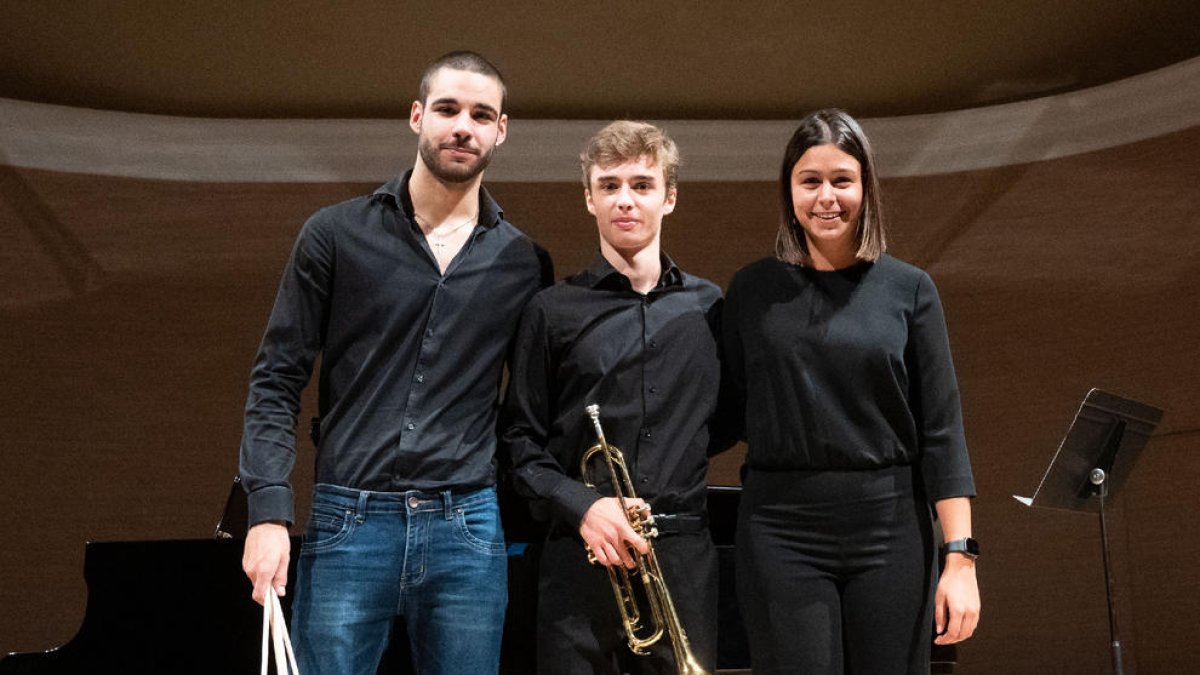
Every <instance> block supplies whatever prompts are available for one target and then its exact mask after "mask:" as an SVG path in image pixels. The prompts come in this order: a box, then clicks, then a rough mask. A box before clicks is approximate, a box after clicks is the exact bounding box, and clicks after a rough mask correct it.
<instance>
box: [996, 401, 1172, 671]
mask: <svg viewBox="0 0 1200 675" xmlns="http://www.w3.org/2000/svg"><path fill="white" fill-rule="evenodd" d="M1162 415H1163V411H1162V410H1159V409H1158V408H1155V407H1154V406H1150V405H1146V404H1145V403H1139V402H1137V401H1133V400H1130V399H1127V398H1122V397H1120V396H1117V395H1115V394H1110V393H1108V392H1105V391H1101V390H1099V389H1092V390H1091V391H1089V392H1088V394H1087V396H1086V397H1084V399H1083V403H1082V404H1081V405H1080V406H1079V412H1077V413H1075V420H1074V421H1072V422H1071V428H1070V429H1068V430H1067V435H1066V436H1065V437H1063V440H1062V443H1060V444H1059V446H1058V450H1057V451H1055V453H1054V457H1053V458H1051V459H1050V466H1048V467H1046V473H1045V474H1044V475H1043V476H1042V482H1041V483H1039V484H1038V487H1037V490H1036V491H1035V492H1034V493H1033V496H1032V497H1018V496H1017V495H1013V498H1014V499H1016V500H1017V501H1019V502H1021V503H1022V504H1024V505H1025V506H1031V507H1041V508H1047V509H1062V510H1066V511H1087V512H1092V513H1098V514H1099V516H1100V541H1101V544H1102V547H1103V550H1104V583H1105V594H1106V596H1107V599H1108V632H1109V636H1110V638H1111V639H1112V662H1113V672H1114V673H1116V675H1123V674H1124V668H1123V666H1122V663H1121V641H1120V639H1119V638H1118V636H1117V621H1116V614H1115V613H1114V609H1113V598H1114V591H1113V578H1112V570H1111V569H1110V567H1109V551H1108V530H1107V525H1106V523H1105V519H1104V508H1105V502H1106V501H1107V500H1108V499H1109V498H1111V497H1112V496H1113V495H1114V494H1116V492H1117V491H1118V490H1119V489H1120V488H1121V486H1122V485H1124V484H1125V478H1126V477H1127V476H1128V475H1129V472H1130V471H1131V470H1132V469H1133V463H1134V461H1135V460H1136V459H1137V456H1138V452H1139V451H1140V450H1141V449H1142V448H1143V447H1144V446H1145V445H1146V441H1147V439H1149V438H1150V434H1151V432H1153V431H1154V427H1156V426H1157V425H1158V423H1159V421H1160V420H1161V419H1162ZM1093 497H1099V499H1093Z"/></svg>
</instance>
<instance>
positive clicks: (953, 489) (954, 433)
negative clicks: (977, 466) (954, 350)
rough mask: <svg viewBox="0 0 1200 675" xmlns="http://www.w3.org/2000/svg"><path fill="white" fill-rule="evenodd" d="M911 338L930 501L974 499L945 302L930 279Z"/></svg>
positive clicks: (916, 302) (917, 301) (924, 280)
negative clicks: (943, 306) (945, 313)
mask: <svg viewBox="0 0 1200 675" xmlns="http://www.w3.org/2000/svg"><path fill="white" fill-rule="evenodd" d="M909 337H910V342H909V347H908V349H907V351H906V354H905V358H906V360H907V361H908V364H907V367H908V371H909V376H910V380H909V382H910V386H911V387H912V395H911V406H912V411H913V416H914V418H915V420H916V422H917V433H918V434H919V438H920V445H921V447H920V462H921V475H922V477H923V479H924V483H925V490H926V493H927V496H928V498H929V499H930V501H938V500H940V499H947V498H950V497H973V496H975V481H974V478H973V477H972V473H971V462H970V459H969V457H968V455H967V443H966V437H965V434H964V432H963V421H962V405H961V403H960V401H959V393H958V381H957V379H956V378H955V375H954V362H953V359H952V358H951V355H950V339H949V336H948V334H947V331H946V320H945V317H944V315H943V313H942V303H941V299H940V298H939V297H938V293H937V289H936V287H935V286H934V284H933V280H932V279H930V278H929V276H928V275H927V274H922V276H921V279H920V280H919V282H918V283H917V287H916V293H915V297H914V299H913V322H912V327H911V329H910V336H909Z"/></svg>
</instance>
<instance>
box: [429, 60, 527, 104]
mask: <svg viewBox="0 0 1200 675" xmlns="http://www.w3.org/2000/svg"><path fill="white" fill-rule="evenodd" d="M442 68H449V69H450V70H465V71H467V72H468V73H479V74H480V75H486V76H488V77H490V78H492V79H493V80H495V81H496V83H497V84H499V85H500V111H501V112H503V111H504V106H505V104H506V103H507V102H508V87H507V86H506V85H505V84H504V76H502V75H501V74H500V71H499V70H497V69H496V66H493V65H492V64H491V62H490V61H488V60H487V59H485V58H483V57H482V56H480V55H479V54H477V53H475V52H472V51H468V50H465V49H464V50H459V51H454V52H450V53H449V54H443V55H442V56H441V57H440V58H438V60H436V61H434V62H433V63H431V64H429V66H428V67H426V68H425V73H424V74H422V75H421V89H420V91H419V92H418V96H420V101H421V105H425V103H426V99H427V98H429V88H430V87H431V86H432V82H433V78H434V76H436V75H437V73H438V71H439V70H441V69H442Z"/></svg>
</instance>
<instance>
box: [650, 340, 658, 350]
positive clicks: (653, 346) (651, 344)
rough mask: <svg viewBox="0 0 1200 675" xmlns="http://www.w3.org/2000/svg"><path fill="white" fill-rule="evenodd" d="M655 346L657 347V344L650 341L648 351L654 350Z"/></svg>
mask: <svg viewBox="0 0 1200 675" xmlns="http://www.w3.org/2000/svg"><path fill="white" fill-rule="evenodd" d="M657 346H658V343H657V342H655V341H654V340H651V341H650V349H654V348H655V347H657Z"/></svg>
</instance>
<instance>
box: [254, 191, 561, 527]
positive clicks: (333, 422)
mask: <svg viewBox="0 0 1200 675" xmlns="http://www.w3.org/2000/svg"><path fill="white" fill-rule="evenodd" d="M410 175H411V172H409V173H406V174H405V175H403V176H401V177H398V178H396V179H394V180H392V181H391V182H389V183H387V184H386V185H384V186H382V187H380V188H379V189H378V190H376V191H375V192H374V194H372V195H369V196H364V197H360V198H357V199H352V200H350V201H346V202H343V203H341V204H337V205H335V206H331V207H327V208H324V209H322V210H320V211H318V212H317V213H315V214H314V215H313V216H312V217H311V218H309V220H308V222H306V223H305V224H304V227H303V229H302V230H301V232H300V235H299V237H298V239H297V241H296V244H295V247H294V248H293V250H292V255H291V259H290V260H289V261H288V264H287V268H286V269H285V271H284V274H283V280H282V281H281V283H280V286H279V291H278V294H277V296H276V298H275V306H274V309H273V310H272V311H271V316H270V319H269V320H268V323H267V328H266V333H265V335H264V336H263V340H262V344H261V346H260V348H259V352H258V356H257V359H256V361H255V364H254V368H253V370H252V372H251V379H250V394H249V397H248V400H247V402H246V415H245V428H244V433H243V437H242V446H241V476H242V483H243V485H244V487H245V489H246V491H247V493H248V498H249V509H250V523H251V524H255V523H258V522H262V521H265V520H283V521H287V522H292V521H293V520H294V507H293V503H294V498H293V494H292V488H291V485H290V483H289V482H288V476H289V474H290V473H291V470H292V466H293V464H294V461H295V427H296V416H297V414H298V412H299V409H300V393H301V391H302V390H303V388H304V387H305V385H306V384H307V383H308V381H309V378H310V376H311V374H312V370H313V364H314V361H315V359H316V358H317V356H318V355H320V357H321V373H320V380H319V385H318V387H319V389H318V397H319V403H318V407H319V415H320V424H319V438H318V439H317V453H316V474H315V478H316V481H317V482H318V483H331V484H335V485H341V486H345V487H351V488H356V489H364V490H380V491H404V490H442V489H452V488H453V489H470V488H474V487H485V486H488V485H492V484H494V483H495V450H496V434H495V427H496V416H497V401H498V392H499V388H500V380H501V373H502V369H503V363H504V359H505V355H506V350H507V349H508V347H509V345H510V338H511V336H512V334H513V332H514V330H515V328H516V324H517V319H518V317H519V316H520V312H521V309H522V308H523V307H524V305H525V303H526V302H527V301H528V299H529V298H530V297H532V296H533V294H534V293H535V292H536V291H537V290H538V289H539V288H542V287H544V286H545V285H547V284H548V283H549V282H550V281H551V280H552V279H553V272H552V271H551V270H550V266H549V258H548V256H546V255H545V253H544V251H542V250H541V249H539V248H537V247H536V246H535V245H534V244H533V243H532V242H531V241H530V240H529V239H527V238H526V237H525V236H524V235H523V234H522V233H521V232H520V231H518V230H517V229H516V228H515V227H513V225H512V224H511V223H509V222H508V221H506V220H505V219H504V215H503V213H502V212H501V210H500V208H499V206H497V204H496V202H495V201H493V200H492V198H491V196H490V195H488V193H487V192H486V191H485V190H482V189H481V190H480V197H479V207H480V210H479V219H478V224H477V225H476V227H475V230H474V231H473V232H472V233H471V236H470V237H469V238H468V240H467V242H466V243H465V244H464V245H463V248H462V250H461V251H460V252H459V254H458V255H457V256H456V257H455V259H454V260H453V261H452V262H451V263H450V265H449V267H448V268H447V269H446V273H445V275H444V276H443V274H442V273H441V271H440V270H439V269H438V265H437V261H436V260H435V258H434V256H433V253H432V251H431V250H430V249H429V246H428V244H427V243H426V241H425V238H424V236H423V235H422V233H421V231H420V229H419V227H418V226H417V225H416V223H415V221H414V220H413V218H412V202H411V200H410V199H409V196H408V179H409V176H410Z"/></svg>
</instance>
